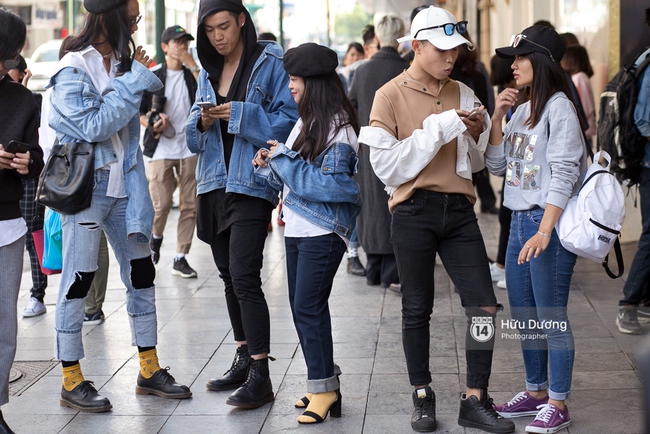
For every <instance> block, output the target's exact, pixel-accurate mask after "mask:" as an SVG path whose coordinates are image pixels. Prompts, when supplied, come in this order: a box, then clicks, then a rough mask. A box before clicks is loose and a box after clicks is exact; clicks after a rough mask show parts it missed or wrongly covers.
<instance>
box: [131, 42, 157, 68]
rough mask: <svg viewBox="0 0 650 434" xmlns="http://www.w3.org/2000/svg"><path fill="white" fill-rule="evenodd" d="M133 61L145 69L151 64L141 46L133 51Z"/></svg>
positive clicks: (151, 60)
mask: <svg viewBox="0 0 650 434" xmlns="http://www.w3.org/2000/svg"><path fill="white" fill-rule="evenodd" d="M133 60H134V61H136V62H140V63H142V64H143V65H144V66H145V68H148V67H149V66H151V64H152V63H153V59H149V56H147V53H146V52H145V51H144V49H143V48H142V45H138V47H137V48H136V49H135V53H133Z"/></svg>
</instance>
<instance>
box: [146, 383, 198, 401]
mask: <svg viewBox="0 0 650 434" xmlns="http://www.w3.org/2000/svg"><path fill="white" fill-rule="evenodd" d="M135 394H136V395H156V396H160V397H161V398H168V399H185V398H189V397H191V396H192V392H191V391H190V392H183V393H165V392H161V391H160V390H156V389H149V388H148V387H140V386H135Z"/></svg>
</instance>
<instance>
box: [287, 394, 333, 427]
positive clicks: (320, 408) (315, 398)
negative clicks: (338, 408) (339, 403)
mask: <svg viewBox="0 0 650 434" xmlns="http://www.w3.org/2000/svg"><path fill="white" fill-rule="evenodd" d="M337 398H338V397H337V395H336V392H325V393H314V394H313V395H312V396H311V400H310V401H309V405H308V406H307V410H305V413H307V412H312V413H315V414H317V415H319V416H320V417H321V418H322V419H325V413H326V412H327V411H328V410H329V409H330V408H331V407H332V404H334V403H335V402H336V400H337ZM336 417H338V416H336ZM296 420H297V421H298V422H300V423H318V422H321V421H319V420H316V419H314V418H313V417H312V416H310V415H306V414H304V413H303V414H301V415H300V416H298V417H297V418H296Z"/></svg>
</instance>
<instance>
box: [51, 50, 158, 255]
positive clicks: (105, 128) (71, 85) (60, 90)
mask: <svg viewBox="0 0 650 434" xmlns="http://www.w3.org/2000/svg"><path fill="white" fill-rule="evenodd" d="M111 84H112V87H113V90H112V91H111V92H108V93H106V94H105V95H101V94H100V93H99V92H98V91H97V89H95V87H94V86H93V83H92V80H91V78H90V76H89V75H88V74H87V73H86V72H84V71H83V70H81V69H79V68H75V67H72V66H69V67H65V68H63V69H61V70H60V71H59V72H57V73H56V74H55V75H54V76H53V77H52V78H51V79H50V85H49V86H50V87H52V93H51V97H50V104H51V110H50V118H49V125H50V127H51V128H52V129H53V130H55V131H56V135H57V138H58V139H59V142H61V143H65V142H69V141H80V140H82V141H87V142H91V143H96V145H95V170H97V169H100V168H102V167H104V166H106V165H107V164H109V163H114V162H116V161H117V156H116V155H115V153H114V151H113V143H112V142H111V136H112V135H113V134H115V133H116V132H120V139H121V140H122V144H123V145H124V177H125V183H126V192H127V196H128V205H127V207H126V229H127V235H131V234H137V236H138V241H139V242H147V241H148V240H149V236H150V235H151V227H152V224H153V216H154V210H153V205H152V203H151V196H150V195H149V187H148V184H147V177H146V175H145V170H144V161H143V158H142V151H141V149H140V112H139V110H140V100H141V99H142V93H143V91H145V90H147V91H149V92H155V91H156V90H158V89H160V88H161V87H162V83H161V82H160V80H158V78H157V77H156V76H155V75H154V73H153V72H151V71H149V69H147V68H146V67H145V66H143V65H142V64H141V63H139V62H133V66H132V67H131V71H129V72H126V73H124V74H123V75H122V76H120V77H117V78H115V79H114V80H113V81H112V82H111ZM125 127H128V128H125Z"/></svg>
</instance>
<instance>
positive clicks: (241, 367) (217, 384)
mask: <svg viewBox="0 0 650 434" xmlns="http://www.w3.org/2000/svg"><path fill="white" fill-rule="evenodd" d="M250 363H251V356H250V355H249V354H248V345H242V346H241V347H239V348H237V352H236V353H235V358H234V359H233V361H232V365H231V366H230V369H228V370H227V371H226V372H225V374H223V376H222V377H221V378H216V379H213V380H210V381H208V384H206V385H205V387H207V388H208V389H209V390H214V391H217V392H218V391H221V390H231V389H236V388H238V387H239V386H241V385H242V384H244V381H246V375H247V374H248V366H249V365H250Z"/></svg>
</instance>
